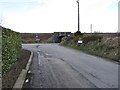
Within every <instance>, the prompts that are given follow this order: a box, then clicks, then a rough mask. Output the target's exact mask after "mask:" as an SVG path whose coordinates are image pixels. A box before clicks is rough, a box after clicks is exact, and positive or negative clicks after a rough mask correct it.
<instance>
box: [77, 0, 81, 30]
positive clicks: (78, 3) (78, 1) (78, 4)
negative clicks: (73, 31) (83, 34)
mask: <svg viewBox="0 0 120 90" xmlns="http://www.w3.org/2000/svg"><path fill="white" fill-rule="evenodd" d="M77 3H78V31H80V18H79V15H80V14H79V13H80V12H79V0H77Z"/></svg>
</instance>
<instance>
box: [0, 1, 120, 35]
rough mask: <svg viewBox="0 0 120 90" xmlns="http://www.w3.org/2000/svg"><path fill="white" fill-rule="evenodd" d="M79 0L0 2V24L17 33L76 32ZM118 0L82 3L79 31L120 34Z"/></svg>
mask: <svg viewBox="0 0 120 90" xmlns="http://www.w3.org/2000/svg"><path fill="white" fill-rule="evenodd" d="M76 1H77V0H0V23H1V21H2V26H4V27H7V28H10V29H13V30H14V31H18V32H29V33H51V32H58V31H70V32H76V31H77V27H78V26H77V25H78V24H77V23H78V22H77V20H78V17H77V15H78V14H77V2H76ZM118 1H119V0H79V2H80V31H81V32H90V24H92V25H93V32H94V31H98V32H117V31H118Z"/></svg>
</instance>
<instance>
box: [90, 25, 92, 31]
mask: <svg viewBox="0 0 120 90" xmlns="http://www.w3.org/2000/svg"><path fill="white" fill-rule="evenodd" d="M90 30H91V33H92V24H90Z"/></svg>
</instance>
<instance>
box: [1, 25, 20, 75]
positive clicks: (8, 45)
mask: <svg viewBox="0 0 120 90" xmlns="http://www.w3.org/2000/svg"><path fill="white" fill-rule="evenodd" d="M20 51H21V36H20V34H19V33H18V32H14V31H12V30H10V29H7V28H4V27H2V75H4V74H5V73H6V72H7V71H8V70H9V69H10V67H11V66H12V65H13V64H14V63H15V61H16V60H17V57H18V56H19V54H20Z"/></svg>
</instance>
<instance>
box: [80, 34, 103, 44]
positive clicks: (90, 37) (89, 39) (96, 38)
mask: <svg viewBox="0 0 120 90" xmlns="http://www.w3.org/2000/svg"><path fill="white" fill-rule="evenodd" d="M102 38H103V37H102V36H100V35H84V36H83V37H82V40H83V42H84V43H85V44H86V43H88V42H92V41H99V42H100V41H101V39H102Z"/></svg>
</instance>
